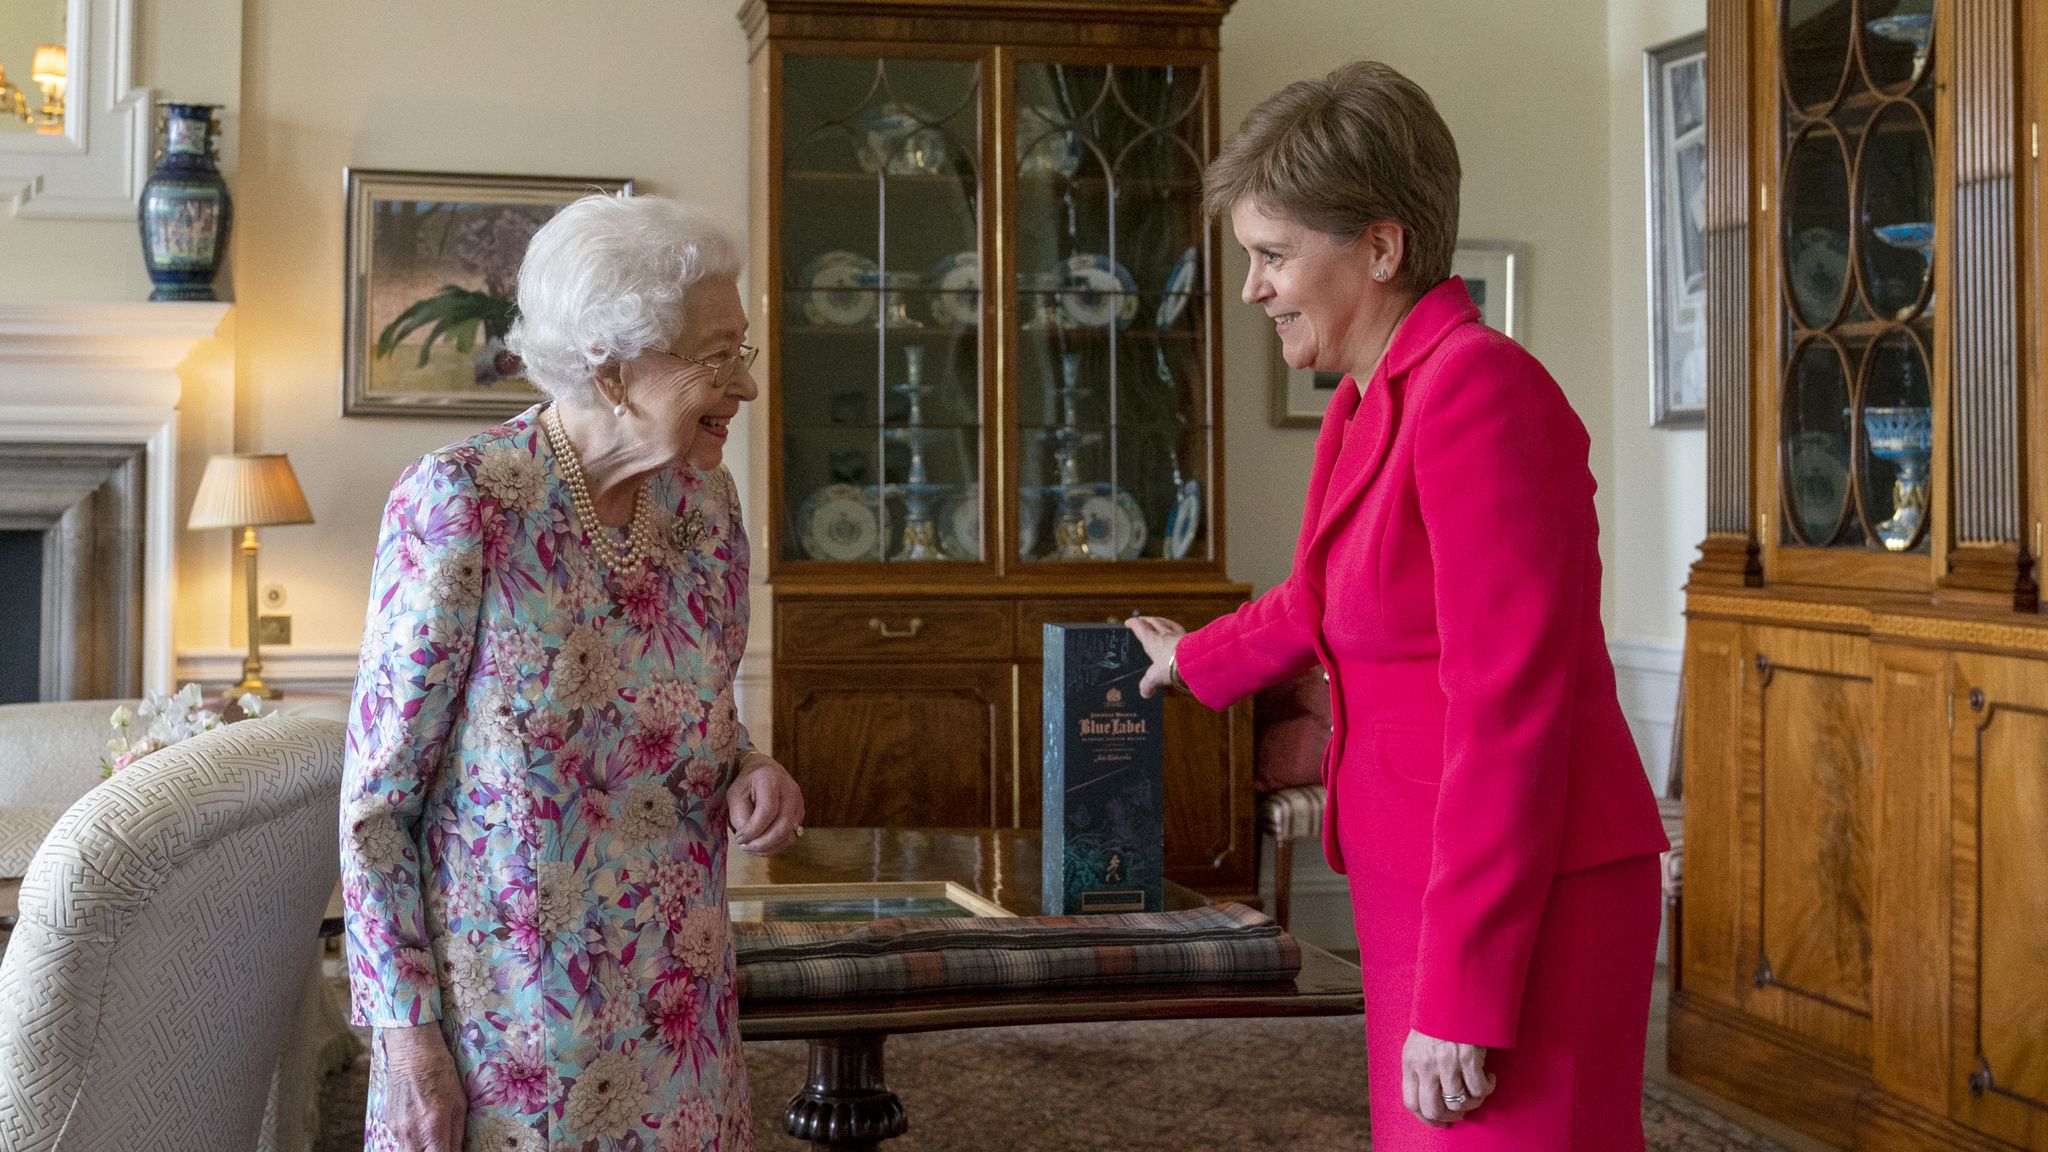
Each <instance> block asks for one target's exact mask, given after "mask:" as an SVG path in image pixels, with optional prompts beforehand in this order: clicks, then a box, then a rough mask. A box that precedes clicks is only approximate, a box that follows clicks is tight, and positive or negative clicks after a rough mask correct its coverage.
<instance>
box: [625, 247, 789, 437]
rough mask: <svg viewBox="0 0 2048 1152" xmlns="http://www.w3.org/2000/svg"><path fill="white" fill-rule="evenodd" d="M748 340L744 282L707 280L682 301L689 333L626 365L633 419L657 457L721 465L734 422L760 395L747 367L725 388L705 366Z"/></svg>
mask: <svg viewBox="0 0 2048 1152" xmlns="http://www.w3.org/2000/svg"><path fill="white" fill-rule="evenodd" d="M746 335H747V314H746V311H745V310H744V309H743V308H741V306H740V292H739V284H738V282H737V281H736V280H734V279H732V278H729V277H727V278H718V279H710V280H704V281H701V282H699V283H697V284H695V285H692V286H691V288H690V290H689V292H688V293H687V294H686V295H685V296H684V297H683V332H682V335H681V336H678V337H677V338H676V342H675V345H674V346H673V347H672V348H670V349H668V350H667V351H657V350H654V349H649V350H648V351H646V352H643V353H641V354H640V355H638V356H636V357H634V358H633V359H631V360H628V361H626V362H625V363H624V364H623V365H620V382H621V384H622V385H623V386H624V391H625V395H626V404H627V407H628V410H629V412H630V413H631V418H632V419H633V421H634V422H635V424H636V425H638V426H639V429H640V430H641V432H642V434H643V435H644V436H646V437H647V439H649V440H650V441H652V442H653V443H651V444H650V445H649V447H651V448H653V449H654V450H655V451H656V452H657V453H658V454H659V455H661V456H662V457H664V458H666V459H668V460H673V461H688V462H689V463H691V464H694V465H696V466H697V467H699V468H705V469H710V468H716V467H718V465H719V463H720V462H721V461H723V459H724V458H725V441H726V438H727V437H728V436H730V435H731V428H730V423H731V421H732V418H733V417H734V416H735V415H737V414H738V413H739V410H740V405H741V404H744V403H745V402H747V401H749V400H752V399H753V398H754V397H755V396H757V395H759V394H760V390H759V389H758V388H757V387H756V386H755V384H754V379H753V376H752V375H751V374H750V373H749V372H748V371H747V370H746V369H745V368H741V369H740V370H739V372H738V375H736V376H734V377H733V379H732V380H731V382H730V383H728V384H727V385H726V386H725V387H723V388H721V387H719V386H718V385H717V384H716V383H714V380H715V378H716V377H717V375H718V373H717V372H716V371H715V370H714V369H712V368H710V367H706V365H707V364H717V363H719V362H720V361H722V360H724V359H726V358H727V357H730V356H737V355H739V352H740V344H741V343H742V342H743V341H745V339H746ZM684 357H694V358H695V360H701V361H704V363H703V364H699V363H694V362H693V361H692V360H689V359H684Z"/></svg>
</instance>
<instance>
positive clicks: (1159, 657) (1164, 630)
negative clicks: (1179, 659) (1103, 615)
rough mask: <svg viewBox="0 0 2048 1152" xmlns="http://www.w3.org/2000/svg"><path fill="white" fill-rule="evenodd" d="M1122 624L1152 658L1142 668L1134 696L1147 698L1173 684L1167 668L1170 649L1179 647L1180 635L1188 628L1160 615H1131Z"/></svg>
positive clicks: (1183, 634)
mask: <svg viewBox="0 0 2048 1152" xmlns="http://www.w3.org/2000/svg"><path fill="white" fill-rule="evenodd" d="M1124 627H1126V628H1129V629H1130V630H1131V631H1132V632H1133V633H1136V634H1137V637H1138V643H1140V644H1143V645H1144V646H1145V655H1146V656H1148V657H1150V658H1151V660H1152V667H1150V668H1147V669H1146V670H1145V678H1144V679H1142V680H1140V681H1138V695H1140V696H1143V697H1144V698H1145V699H1147V700H1150V699H1151V698H1152V694H1153V693H1155V692H1160V691H1164V690H1165V689H1168V688H1171V687H1173V686H1174V684H1173V676H1172V675H1171V674H1170V673H1169V671H1168V668H1169V666H1170V664H1171V661H1172V660H1173V650H1174V649H1175V648H1178V647H1179V646H1180V638H1181V637H1183V636H1185V635H1187V634H1188V630H1187V629H1185V628H1183V627H1181V626H1180V625H1178V624H1175V623H1174V622H1173V621H1171V620H1168V619H1166V618H1165V617H1163V616H1133V617H1131V618H1130V619H1129V620H1126V621H1124Z"/></svg>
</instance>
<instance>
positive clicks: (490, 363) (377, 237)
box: [341, 168, 633, 418]
mask: <svg viewBox="0 0 2048 1152" xmlns="http://www.w3.org/2000/svg"><path fill="white" fill-rule="evenodd" d="M343 185H344V188H345V194H346V197H347V205H346V212H345V215H344V220H345V224H344V234H343V243H342V252H343V269H344V284H343V289H342V357H341V364H342V368H341V414H342V415H343V416H461V417H465V418H475V417H480V416H481V417H490V418H496V417H503V416H512V415H516V414H517V413H518V412H519V411H520V410H522V409H524V408H526V407H528V406H529V405H531V404H533V403H534V402H535V401H537V400H539V399H541V392H540V390H539V389H537V388H535V387H534V386H533V385H532V384H530V383H528V382H527V380H526V377H525V375H524V372H523V368H522V366H521V365H520V363H519V358H518V357H517V356H514V355H512V354H511V353H510V352H508V351H506V350H505V333H506V330H507V329H509V328H510V327H511V324H512V316H513V312H514V298H515V294H516V293H515V285H516V283H517V280H518V275H519V262H520V261H521V260H522V259H524V258H525V256H526V244H527V242H528V241H529V240H531V239H533V234H534V233H535V232H537V231H539V229H540V226H541V225H542V224H545V223H547V222H548V221H549V220H550V219H552V218H553V217H554V215H555V213H557V212H559V211H561V210H562V209H563V208H564V207H566V206H567V205H569V204H570V203H571V202H573V201H575V200H577V199H580V198H581V197H583V196H586V195H588V194H590V193H592V192H610V193H620V192H623V193H626V194H628V195H630V194H631V193H632V191H633V182H632V181H631V180H620V179H599V178H590V179H584V178H568V177H542V176H475V175H464V174H457V173H448V172H390V171H372V170H368V169H361V168H351V169H347V170H345V171H344V172H343Z"/></svg>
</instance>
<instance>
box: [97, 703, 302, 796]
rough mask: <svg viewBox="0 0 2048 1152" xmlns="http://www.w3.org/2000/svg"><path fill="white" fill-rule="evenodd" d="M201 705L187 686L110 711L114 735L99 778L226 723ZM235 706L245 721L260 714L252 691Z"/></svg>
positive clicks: (101, 757)
mask: <svg viewBox="0 0 2048 1152" xmlns="http://www.w3.org/2000/svg"><path fill="white" fill-rule="evenodd" d="M203 704H204V698H203V697H202V696H201V695H200V693H199V685H197V684H187V685H185V686H184V687H183V688H180V689H178V692H177V694H176V695H173V696H166V695H163V694H162V693H153V694H151V695H148V696H144V697H143V698H142V702H141V703H140V704H137V705H136V706H135V707H134V708H129V707H128V706H127V705H126V704H123V705H122V706H121V707H119V708H116V709H114V714H113V715H112V716H111V717H109V718H108V722H109V723H111V724H112V725H113V726H114V731H115V732H116V733H117V735H116V736H115V737H114V738H113V739H112V740H109V741H107V750H106V752H105V753H103V754H102V755H101V756H100V777H101V778H102V779H105V778H106V777H109V776H112V775H113V774H114V773H116V772H119V771H120V770H121V769H123V768H126V767H127V766H129V765H130V764H133V763H135V762H136V761H137V760H140V759H142V758H143V757H144V756H147V755H149V754H150V753H152V752H155V751H158V750H159V749H163V748H168V747H170V746H171V745H173V744H176V743H177V742H179V741H180V740H189V739H191V738H192V737H194V736H197V735H199V734H200V733H201V732H211V731H212V730H213V729H215V728H218V727H220V726H221V725H223V724H226V723H228V721H227V720H225V719H224V718H222V716H221V714H220V713H219V712H215V711H212V710H211V709H208V708H206V707H204V706H203ZM235 706H236V707H237V708H240V709H241V710H242V716H243V717H244V718H245V719H250V720H253V719H255V718H256V717H258V716H261V715H263V708H264V705H263V698H262V697H260V696H257V695H256V694H255V693H253V692H248V693H243V695H242V697H241V698H240V699H238V700H236V701H235ZM138 721H140V722H141V726H142V730H141V732H140V734H137V733H135V732H134V731H132V727H133V726H134V725H135V724H136V723H137V722H138Z"/></svg>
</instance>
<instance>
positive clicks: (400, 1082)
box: [377, 1024, 469, 1152]
mask: <svg viewBox="0 0 2048 1152" xmlns="http://www.w3.org/2000/svg"><path fill="white" fill-rule="evenodd" d="M377 1045H378V1047H379V1048H380V1049H381V1050H382V1051H383V1055H384V1126H385V1127H386V1128H389V1129H390V1130H391V1134H392V1135H393V1136H395V1137H396V1138H397V1140H398V1146H399V1147H401V1148H407V1149H419V1150H420V1152H462V1130H463V1127H464V1124H465V1123H466V1121H467V1120H468V1118H469V1097H468V1095H467V1094H466V1093H464V1092H463V1089H462V1075H461V1074H460V1073H459V1072H457V1071H456V1070H455V1057H454V1056H453V1055H451V1054H450V1053H449V1051H448V1042H447V1041H446V1040H445V1039H443V1038H442V1036H441V1026H440V1025H439V1024H415V1025H413V1026H412V1027H409V1028H379V1029H377Z"/></svg>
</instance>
